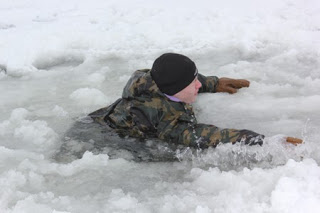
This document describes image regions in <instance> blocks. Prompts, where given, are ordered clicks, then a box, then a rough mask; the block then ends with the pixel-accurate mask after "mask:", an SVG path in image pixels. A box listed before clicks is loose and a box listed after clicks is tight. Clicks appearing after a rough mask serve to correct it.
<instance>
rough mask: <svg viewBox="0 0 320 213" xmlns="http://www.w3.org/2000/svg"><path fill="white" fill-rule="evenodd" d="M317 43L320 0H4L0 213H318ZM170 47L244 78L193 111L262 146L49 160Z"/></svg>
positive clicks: (0, 7)
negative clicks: (142, 158) (69, 134)
mask: <svg viewBox="0 0 320 213" xmlns="http://www.w3.org/2000/svg"><path fill="white" fill-rule="evenodd" d="M319 38H320V3H319V2H318V1H317V0H270V1H254V0H242V1H236V0H225V1H217V0H214V1H212V0H200V1H191V0H184V1H182V0H176V1H169V0H163V1H159V2H154V1H146V0H133V1H129V0H108V1H104V0H90V1H85V0H69V1H63V0H56V1H49V0H45V1H43V0H14V1H3V0H0V89H1V94H0V110H1V113H0V189H1V190H0V212H10V213H17V212H19V213H20V212H42V213H46V212H55V213H62V212H76V213H78V212H79V213H81V212H90V213H91V212H139V213H140V212H197V213H209V212H212V213H213V212H279V213H280V212H281V213H285V212H290V213H294V212H305V213H306V212H315V213H316V212H319V211H320V191H319V189H320V166H319V163H320V148H319V137H320V133H319V127H320V107H319V106H320V39H319ZM165 52H177V53H181V54H185V55H187V56H189V57H190V58H191V59H193V60H194V61H195V62H196V64H197V67H198V69H199V72H200V73H202V74H205V75H217V76H220V77H222V76H226V77H232V78H245V79H248V80H250V81H251V85H250V87H249V88H245V89H241V90H240V91H239V92H238V93H237V94H234V95H229V94H201V95H199V97H198V100H197V102H196V103H195V104H194V107H195V112H196V115H197V117H198V120H199V121H200V122H203V123H213V124H215V125H217V126H220V127H230V128H246V129H252V130H254V131H256V132H259V133H264V134H265V135H266V136H267V138H266V144H265V145H264V146H262V147H246V146H242V145H239V144H237V145H230V144H228V145H222V146H218V147H217V148H216V149H208V150H205V151H203V152H192V151H191V150H190V149H187V148H186V149H182V150H179V151H178V152H177V153H176V154H177V157H178V158H179V159H180V161H175V162H135V161H132V160H130V159H128V158H126V157H123V158H122V157H119V158H115V159H114V158H111V157H110V156H108V154H106V153H100V154H98V153H92V152H90V151H88V152H85V153H84V155H83V157H82V158H80V159H76V160H73V161H71V162H68V163H61V162H57V161H55V160H53V155H54V153H55V152H56V151H57V150H58V149H59V147H60V146H61V143H62V138H63V135H64V133H66V131H67V130H68V129H69V128H70V127H71V126H72V124H73V123H74V122H75V121H77V120H78V119H79V118H80V119H81V118H82V117H83V116H85V115H86V114H88V113H89V112H92V111H94V110H96V109H98V108H101V107H104V106H107V105H109V104H111V103H112V102H113V101H115V100H116V99H117V98H119V97H120V96H121V93H122V89H123V87H124V85H125V83H126V81H127V80H128V78H129V77H130V75H131V73H132V72H133V71H134V70H136V69H142V68H150V67H151V65H152V62H153V61H154V59H155V58H156V57H158V56H159V55H160V54H162V53H165ZM286 135H289V136H294V137H299V138H303V139H304V141H305V143H304V144H302V145H298V146H293V145H290V144H286V143H285V142H284V140H283V137H284V136H286ZM148 143H152V142H150V141H149V142H148ZM122 154H123V156H126V153H122ZM119 156H122V155H119Z"/></svg>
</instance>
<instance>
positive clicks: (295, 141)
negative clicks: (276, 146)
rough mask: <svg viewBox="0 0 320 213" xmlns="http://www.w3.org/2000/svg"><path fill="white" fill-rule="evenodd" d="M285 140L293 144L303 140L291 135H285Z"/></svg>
mask: <svg viewBox="0 0 320 213" xmlns="http://www.w3.org/2000/svg"><path fill="white" fill-rule="evenodd" d="M286 141H287V142H288V143H292V144H294V145H297V144H301V143H303V140H301V139H300V138H293V137H287V138H286Z"/></svg>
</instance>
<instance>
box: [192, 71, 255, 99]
mask: <svg viewBox="0 0 320 213" xmlns="http://www.w3.org/2000/svg"><path fill="white" fill-rule="evenodd" d="M198 79H199V81H200V82H201V84H202V87H201V88H200V89H199V93H201V92H212V93H214V92H228V93H230V94H233V93H236V92H237V91H238V89H240V88H242V87H249V85H250V82H249V81H248V80H245V79H232V78H224V77H223V78H220V79H219V78H218V77H216V76H204V75H202V74H198Z"/></svg>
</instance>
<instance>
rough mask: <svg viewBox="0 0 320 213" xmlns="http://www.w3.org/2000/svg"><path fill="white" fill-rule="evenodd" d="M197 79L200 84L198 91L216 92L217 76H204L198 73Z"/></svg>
mask: <svg viewBox="0 0 320 213" xmlns="http://www.w3.org/2000/svg"><path fill="white" fill-rule="evenodd" d="M198 80H199V81H200V82H201V84H202V87H201V88H200V89H199V92H216V88H217V86H218V85H219V78H218V77H217V76H204V75H202V74H200V73H199V74H198Z"/></svg>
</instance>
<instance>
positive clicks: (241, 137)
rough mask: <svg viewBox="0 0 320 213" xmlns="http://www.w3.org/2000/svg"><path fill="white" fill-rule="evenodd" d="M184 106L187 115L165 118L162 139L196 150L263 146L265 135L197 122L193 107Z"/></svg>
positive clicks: (160, 131)
mask: <svg viewBox="0 0 320 213" xmlns="http://www.w3.org/2000/svg"><path fill="white" fill-rule="evenodd" d="M182 105H184V108H185V111H186V114H181V115H180V116H177V115H176V116H174V115H171V117H170V118H166V117H164V119H162V120H161V121H160V122H159V125H158V128H157V132H158V137H159V138H160V139H163V140H166V141H171V142H176V143H179V144H184V145H187V146H190V147H195V148H207V147H209V146H212V147H215V146H217V145H218V144H219V143H236V142H242V143H244V144H247V145H257V144H258V145H262V143H263V138H264V136H263V135H260V134H258V133H255V132H253V131H250V130H236V129H221V128H218V127H216V126H214V125H208V124H201V123H197V122H196V118H195V116H194V114H193V110H192V107H191V106H190V105H187V104H182Z"/></svg>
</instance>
